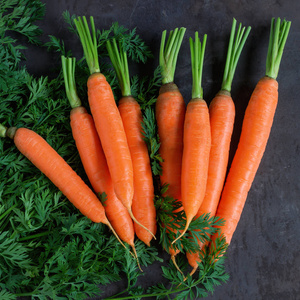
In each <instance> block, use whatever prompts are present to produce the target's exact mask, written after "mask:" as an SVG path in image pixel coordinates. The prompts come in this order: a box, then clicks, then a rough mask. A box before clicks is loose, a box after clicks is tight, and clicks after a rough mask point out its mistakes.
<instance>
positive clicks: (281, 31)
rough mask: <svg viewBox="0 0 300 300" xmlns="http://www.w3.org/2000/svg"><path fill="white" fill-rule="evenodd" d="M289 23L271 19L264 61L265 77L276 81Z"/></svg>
mask: <svg viewBox="0 0 300 300" xmlns="http://www.w3.org/2000/svg"><path fill="white" fill-rule="evenodd" d="M290 27H291V22H290V21H286V20H283V21H282V23H281V19H280V18H277V20H276V21H275V18H272V21H271V30H270V38H269V46H268V54H267V60H266V76H269V77H271V78H273V79H276V78H277V76H278V71H279V66H280V62H281V58H282V54H283V49H284V46H285V43H286V40H287V37H288V34H289V30H290Z"/></svg>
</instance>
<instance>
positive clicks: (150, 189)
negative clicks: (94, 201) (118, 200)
mask: <svg viewBox="0 0 300 300" xmlns="http://www.w3.org/2000/svg"><path fill="white" fill-rule="evenodd" d="M107 50H108V54H109V57H110V59H111V62H112V64H113V66H114V69H115V71H116V73H117V77H118V80H119V83H120V86H121V93H122V97H121V99H120V100H119V105H118V108H119V111H120V115H121V118H122V121H123V125H124V129H125V133H126V137H127V142H128V146H129V150H130V154H131V159H132V164H133V185H134V194H133V200H132V212H133V215H134V216H135V217H136V219H137V220H138V222H139V223H141V224H143V225H144V226H145V227H146V228H148V229H149V230H150V232H152V234H153V235H155V233H156V229H157V226H156V210H155V206H154V186H153V178H152V172H151V164H150V158H149V154H148V148H147V145H146V143H145V141H144V139H143V133H142V120H143V117H142V111H141V107H140V105H139V104H138V102H137V101H136V100H135V99H134V97H132V96H131V87H130V77H129V69H128V62H127V54H126V52H125V51H124V49H123V48H122V45H121V43H120V44H119V48H118V45H117V42H116V40H115V39H113V40H112V42H110V41H108V42H107ZM134 228H135V233H136V235H137V236H138V238H139V239H140V240H141V241H143V242H144V243H145V244H147V245H148V246H150V241H151V239H152V235H151V234H150V233H149V232H148V231H146V230H145V229H144V228H143V227H141V226H139V225H138V224H134Z"/></svg>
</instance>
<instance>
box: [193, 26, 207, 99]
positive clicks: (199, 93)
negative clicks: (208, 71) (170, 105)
mask: <svg viewBox="0 0 300 300" xmlns="http://www.w3.org/2000/svg"><path fill="white" fill-rule="evenodd" d="M206 39H207V35H206V34H205V35H204V36H203V42H202V45H201V42H200V39H199V36H198V32H197V31H196V32H195V41H193V39H192V38H190V49H191V64H192V75H193V89H192V99H196V98H200V99H202V98H203V88H202V86H201V84H202V71H203V62H204V53H205V46H206Z"/></svg>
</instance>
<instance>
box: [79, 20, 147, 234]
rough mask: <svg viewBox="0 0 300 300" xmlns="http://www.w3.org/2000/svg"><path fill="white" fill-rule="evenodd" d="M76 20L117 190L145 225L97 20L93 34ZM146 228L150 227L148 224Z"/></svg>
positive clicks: (92, 103)
mask: <svg viewBox="0 0 300 300" xmlns="http://www.w3.org/2000/svg"><path fill="white" fill-rule="evenodd" d="M74 22H75V25H76V28H77V31H78V34H79V37H80V41H81V43H82V46H83V51H84V55H85V58H86V61H87V64H88V67H89V69H90V73H91V75H90V77H89V78H88V81H87V87H88V101H89V105H90V109H91V113H92V115H93V118H94V122H95V126H96V130H97V132H98V135H99V137H100V141H101V144H102V147H103V151H104V154H105V157H106V160H107V164H108V168H109V172H110V175H111V178H112V182H113V186H114V190H115V193H116V195H117V197H118V198H119V199H120V201H121V202H122V203H123V205H124V206H125V207H126V209H127V210H128V212H129V215H130V216H131V218H132V219H133V220H134V221H135V222H136V223H138V224H139V225H140V226H142V227H144V226H143V225H142V224H140V223H139V222H138V221H137V220H136V218H135V217H134V215H133V213H132V209H131V206H132V198H133V192H134V191H133V166H132V160H131V156H130V151H129V147H128V143H127V139H126V134H125V131H124V126H123V123H122V119H121V116H120V113H119V110H118V107H117V105H116V102H115V99H114V95H113V92H112V90H111V87H110V85H109V83H108V82H107V81H106V78H105V76H104V75H103V74H101V73H100V67H99V62H98V53H97V37H96V30H95V25H94V19H93V17H91V18H90V22H91V28H92V34H91V32H90V29H89V25H88V23H87V20H86V18H85V17H83V18H80V17H78V18H77V19H75V20H74ZM144 228H145V229H146V230H148V229H147V228H146V227H144Z"/></svg>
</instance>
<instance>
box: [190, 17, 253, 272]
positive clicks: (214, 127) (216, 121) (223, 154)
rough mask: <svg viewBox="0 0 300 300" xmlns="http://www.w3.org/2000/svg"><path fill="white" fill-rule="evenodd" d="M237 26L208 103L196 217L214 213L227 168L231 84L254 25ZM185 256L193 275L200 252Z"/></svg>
mask: <svg viewBox="0 0 300 300" xmlns="http://www.w3.org/2000/svg"><path fill="white" fill-rule="evenodd" d="M235 29H236V20H235V19H233V22H232V27H231V34H230V39H229V45H228V51H227V58H226V64H225V70H224V76H223V82H222V87H221V90H220V91H219V92H218V93H217V95H216V96H215V97H214V98H213V100H212V101H211V103H210V106H209V116H210V129H211V148H210V155H209V166H208V177H207V184H206V191H205V197H204V199H203V202H202V204H201V206H200V208H199V210H198V212H197V214H196V217H199V216H201V215H203V214H207V213H209V214H210V216H211V217H213V216H214V215H215V213H216V210H217V207H218V204H219V201H220V196H221V192H222V189H223V186H224V181H225V176H226V172H227V165H228V156H229V149H230V141H231V136H232V131H233V124H234V118H235V106H234V102H233V100H232V97H231V85H232V80H233V77H234V73H235V69H236V65H237V62H238V59H239V57H240V54H241V51H242V49H243V47H244V44H245V42H246V39H247V37H248V35H249V32H250V30H251V27H248V28H247V30H246V31H245V27H242V24H241V23H240V24H239V27H238V31H237V35H236V37H235ZM198 242H199V248H200V250H203V249H204V247H205V246H206V245H208V243H209V241H208V242H206V243H202V242H201V241H198ZM186 256H187V259H188V261H189V264H190V265H191V266H192V267H193V270H192V272H191V273H190V275H191V276H192V275H193V273H195V271H196V270H197V268H198V263H199V262H200V261H201V259H200V257H199V252H195V253H189V252H188V253H187V254H186Z"/></svg>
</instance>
